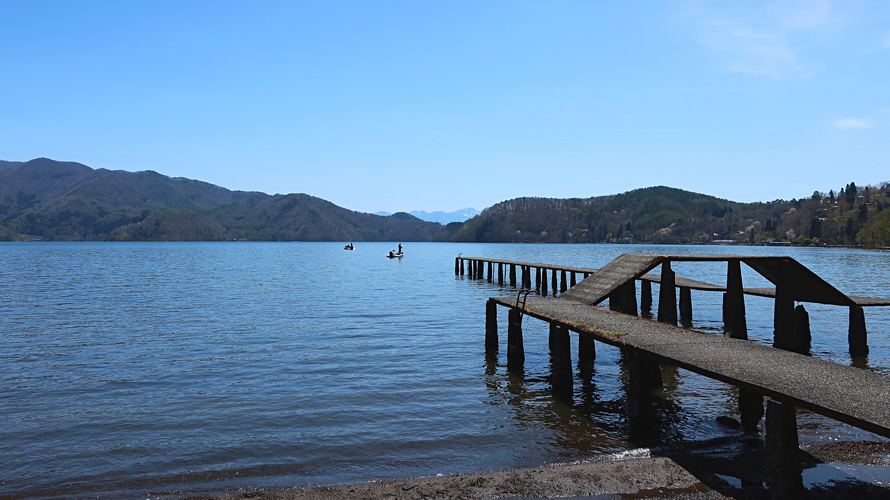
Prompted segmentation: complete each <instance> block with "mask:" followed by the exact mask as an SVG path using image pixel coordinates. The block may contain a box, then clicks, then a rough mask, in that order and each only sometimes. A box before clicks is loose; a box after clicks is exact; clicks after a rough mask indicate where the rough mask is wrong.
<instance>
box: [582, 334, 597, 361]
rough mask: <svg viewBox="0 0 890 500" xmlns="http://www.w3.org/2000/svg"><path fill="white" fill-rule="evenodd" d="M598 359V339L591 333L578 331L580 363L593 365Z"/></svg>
mask: <svg viewBox="0 0 890 500" xmlns="http://www.w3.org/2000/svg"><path fill="white" fill-rule="evenodd" d="M594 360H596V341H594V340H593V335H591V334H589V333H580V332H579V333H578V364H579V365H582V366H584V365H592V364H593V362H594Z"/></svg>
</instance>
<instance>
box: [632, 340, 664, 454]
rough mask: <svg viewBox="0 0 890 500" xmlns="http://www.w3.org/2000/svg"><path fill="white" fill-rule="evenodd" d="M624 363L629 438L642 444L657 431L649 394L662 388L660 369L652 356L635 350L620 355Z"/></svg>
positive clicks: (651, 399)
mask: <svg viewBox="0 0 890 500" xmlns="http://www.w3.org/2000/svg"><path fill="white" fill-rule="evenodd" d="M623 355H624V357H625V360H626V363H627V365H626V366H627V370H628V379H627V419H628V421H629V422H630V431H631V436H632V437H633V438H634V439H636V440H639V441H640V442H641V443H642V444H647V443H648V442H650V441H652V440H654V438H655V434H656V431H657V429H658V422H657V421H656V416H655V409H654V408H653V403H654V401H655V396H654V394H653V391H654V390H655V389H658V388H659V387H661V386H662V385H663V383H664V382H663V380H662V378H661V366H660V364H659V363H658V360H657V359H655V358H653V357H652V356H648V355H646V354H643V353H642V352H640V351H637V350H635V349H627V350H625V351H624V352H623Z"/></svg>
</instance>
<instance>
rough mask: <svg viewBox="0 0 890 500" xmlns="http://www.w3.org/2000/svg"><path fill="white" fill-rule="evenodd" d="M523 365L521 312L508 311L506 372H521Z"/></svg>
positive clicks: (516, 310)
mask: <svg viewBox="0 0 890 500" xmlns="http://www.w3.org/2000/svg"><path fill="white" fill-rule="evenodd" d="M524 364H525V348H524V347H523V345H522V311H520V310H519V309H512V308H511V309H510V312H509V314H508V315H507V370H508V371H517V372H521V371H522V368H523V365H524Z"/></svg>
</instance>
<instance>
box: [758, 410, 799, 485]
mask: <svg viewBox="0 0 890 500" xmlns="http://www.w3.org/2000/svg"><path fill="white" fill-rule="evenodd" d="M764 448H765V451H766V464H765V468H766V473H767V477H766V484H767V486H768V487H769V490H770V495H771V497H772V498H774V499H796V498H801V497H802V496H803V493H804V488H803V477H802V473H803V469H802V468H801V465H800V444H799V442H798V439H797V415H796V412H795V408H794V405H791V404H788V403H781V402H779V401H775V400H772V399H769V400H767V402H766V436H765V439H764Z"/></svg>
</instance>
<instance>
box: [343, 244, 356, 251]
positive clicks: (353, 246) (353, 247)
mask: <svg viewBox="0 0 890 500" xmlns="http://www.w3.org/2000/svg"><path fill="white" fill-rule="evenodd" d="M343 250H355V245H353V244H352V243H350V244H348V245H346V246H345V247H343Z"/></svg>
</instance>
